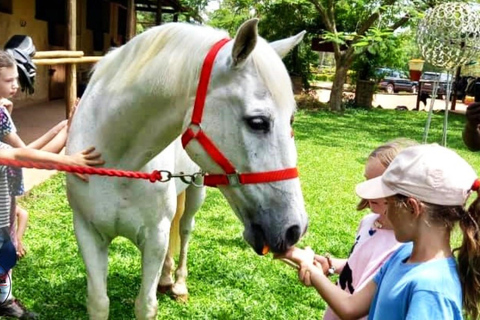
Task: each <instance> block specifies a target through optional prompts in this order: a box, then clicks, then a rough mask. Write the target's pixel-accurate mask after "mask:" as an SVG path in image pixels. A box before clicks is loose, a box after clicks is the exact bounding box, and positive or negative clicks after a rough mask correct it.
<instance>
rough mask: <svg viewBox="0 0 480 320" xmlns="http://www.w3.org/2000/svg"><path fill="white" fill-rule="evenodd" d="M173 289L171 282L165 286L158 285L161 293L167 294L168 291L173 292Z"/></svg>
mask: <svg viewBox="0 0 480 320" xmlns="http://www.w3.org/2000/svg"><path fill="white" fill-rule="evenodd" d="M171 291H172V285H171V284H167V285H166V286H163V285H160V284H159V285H158V286H157V292H158V293H161V294H166V293H167V292H171Z"/></svg>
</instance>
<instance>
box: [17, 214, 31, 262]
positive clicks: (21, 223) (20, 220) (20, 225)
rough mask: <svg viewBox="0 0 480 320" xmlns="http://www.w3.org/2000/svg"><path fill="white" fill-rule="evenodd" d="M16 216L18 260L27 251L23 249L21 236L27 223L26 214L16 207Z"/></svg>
mask: <svg viewBox="0 0 480 320" xmlns="http://www.w3.org/2000/svg"><path fill="white" fill-rule="evenodd" d="M16 214H17V256H18V258H23V257H24V256H25V254H26V253H27V251H26V250H25V248H24V247H23V241H22V240H23V235H24V234H25V230H26V229H27V222H28V212H27V211H26V210H25V209H23V208H22V207H20V206H18V205H17V207H16Z"/></svg>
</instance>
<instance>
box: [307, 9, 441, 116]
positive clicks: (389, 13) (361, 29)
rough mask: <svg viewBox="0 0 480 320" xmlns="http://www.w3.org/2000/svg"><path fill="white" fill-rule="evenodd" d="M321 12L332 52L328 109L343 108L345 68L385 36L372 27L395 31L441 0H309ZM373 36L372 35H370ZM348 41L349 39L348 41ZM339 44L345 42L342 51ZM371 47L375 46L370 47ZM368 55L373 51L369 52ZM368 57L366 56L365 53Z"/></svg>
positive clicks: (416, 18)
mask: <svg viewBox="0 0 480 320" xmlns="http://www.w3.org/2000/svg"><path fill="white" fill-rule="evenodd" d="M309 1H310V2H311V3H312V4H313V5H314V7H315V9H316V10H317V12H318V13H319V14H320V16H321V18H322V21H323V23H324V25H325V30H326V34H325V35H326V38H327V40H329V41H330V42H332V44H333V49H334V55H335V63H336V65H335V79H334V82H333V85H332V91H331V95H330V109H331V110H333V111H341V110H342V93H343V85H344V84H345V81H346V78H347V71H348V70H349V69H350V68H351V66H352V64H353V62H354V60H355V57H356V56H358V55H359V54H361V53H362V52H364V51H363V50H358V47H359V46H365V47H366V49H368V48H369V47H371V46H373V45H374V44H375V43H378V42H382V41H383V40H384V39H383V38H382V37H378V34H375V32H372V31H374V30H373V28H377V29H380V30H389V32H394V31H395V30H397V29H399V28H401V27H405V26H407V24H410V25H414V24H415V23H416V21H418V18H419V17H421V15H422V13H423V12H424V11H425V10H426V9H428V8H431V7H434V6H435V5H437V4H440V3H443V2H449V1H440V0H425V1H422V0H380V1H378V0H373V1H372V0H309ZM372 36H373V37H372ZM347 40H348V41H347ZM341 45H347V49H346V50H343V51H342V50H341ZM373 50H374V49H373ZM370 55H372V53H371V52H370ZM367 57H368V55H367Z"/></svg>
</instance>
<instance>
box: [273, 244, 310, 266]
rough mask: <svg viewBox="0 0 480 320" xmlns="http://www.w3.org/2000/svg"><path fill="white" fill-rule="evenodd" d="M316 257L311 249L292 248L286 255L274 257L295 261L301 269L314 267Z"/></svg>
mask: <svg viewBox="0 0 480 320" xmlns="http://www.w3.org/2000/svg"><path fill="white" fill-rule="evenodd" d="M314 256H315V253H314V252H313V250H312V249H311V248H310V247H305V249H300V248H297V247H292V248H290V249H288V250H287V252H285V253H284V254H276V255H275V256H274V257H275V258H277V259H278V258H281V259H288V260H290V261H293V262H295V263H296V264H297V265H299V266H300V268H301V267H302V266H312V265H313V264H314Z"/></svg>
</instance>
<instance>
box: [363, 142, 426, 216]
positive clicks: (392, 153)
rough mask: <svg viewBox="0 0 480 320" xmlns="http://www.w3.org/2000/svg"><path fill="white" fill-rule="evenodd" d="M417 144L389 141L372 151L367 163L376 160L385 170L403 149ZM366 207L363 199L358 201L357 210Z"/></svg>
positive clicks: (366, 204) (366, 202)
mask: <svg viewBox="0 0 480 320" xmlns="http://www.w3.org/2000/svg"><path fill="white" fill-rule="evenodd" d="M417 144H418V143H417V142H416V141H414V140H410V139H407V138H398V139H395V140H392V141H389V142H387V143H385V144H382V145H381V146H379V147H377V148H376V149H375V150H373V151H372V152H371V153H370V155H369V156H368V158H367V161H368V160H370V159H377V160H378V161H379V162H380V163H381V165H382V166H383V167H384V168H385V169H387V168H388V166H389V165H390V163H392V161H393V159H395V157H396V156H397V154H399V153H400V151H402V150H403V149H405V148H408V147H412V146H415V145H417ZM367 207H368V201H367V200H365V199H362V200H360V202H359V203H358V204H357V210H358V211H361V210H363V209H366V208H367Z"/></svg>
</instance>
